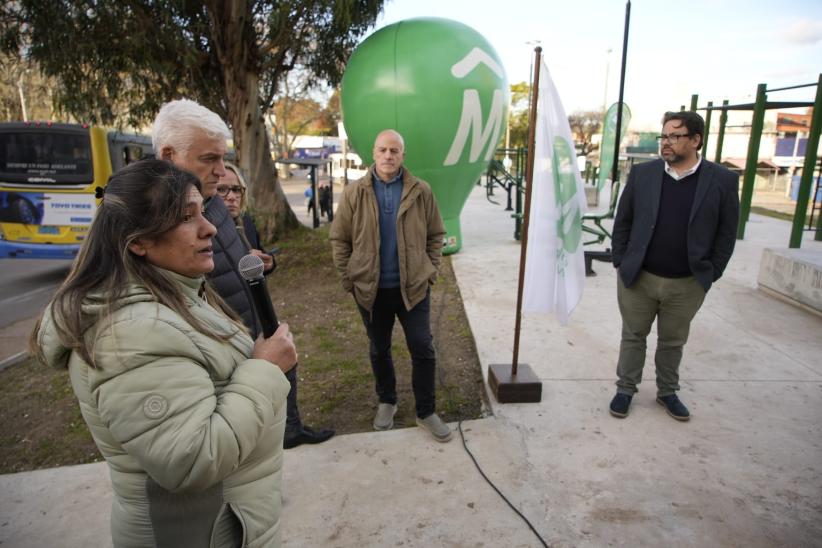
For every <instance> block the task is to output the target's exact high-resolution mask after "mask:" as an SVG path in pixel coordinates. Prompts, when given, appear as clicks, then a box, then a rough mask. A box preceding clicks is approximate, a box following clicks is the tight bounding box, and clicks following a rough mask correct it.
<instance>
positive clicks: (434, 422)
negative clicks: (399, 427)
mask: <svg viewBox="0 0 822 548" xmlns="http://www.w3.org/2000/svg"><path fill="white" fill-rule="evenodd" d="M417 426H422V427H423V428H425V429H426V430H428V433H430V434H431V435H432V436H433V437H434V439H435V440H437V441H440V442H446V441H448V440H450V439H451V428H450V427H449V426H448V425H447V424H445V423H444V422H442V419H441V418H440V417H439V415H437V414H436V413H431V414H430V415H428V416H427V417H425V418H424V419H421V418H419V417H417Z"/></svg>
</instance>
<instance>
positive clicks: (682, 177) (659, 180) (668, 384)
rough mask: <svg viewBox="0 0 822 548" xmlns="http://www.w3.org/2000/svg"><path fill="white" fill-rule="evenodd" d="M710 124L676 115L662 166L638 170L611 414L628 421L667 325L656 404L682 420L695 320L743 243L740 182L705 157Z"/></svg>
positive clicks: (620, 284)
mask: <svg viewBox="0 0 822 548" xmlns="http://www.w3.org/2000/svg"><path fill="white" fill-rule="evenodd" d="M704 134H705V122H704V121H703V120H702V117H701V116H699V115H698V114H696V113H695V112H685V111H683V112H668V113H666V114H665V116H664V118H663V127H662V134H661V135H660V136H659V137H658V140H659V144H660V156H662V159H660V160H654V161H652V162H647V163H643V164H637V165H636V166H634V167H633V168H632V169H631V173H630V175H629V176H628V183H627V185H626V186H625V192H624V193H623V194H622V197H621V198H620V200H619V207H618V209H617V214H616V218H615V219H614V231H613V262H614V266H615V267H616V268H617V269H618V275H617V301H618V303H619V312H620V314H621V316H622V342H621V343H620V347H619V359H618V361H617V377H618V380H617V383H616V385H617V393H616V396H614V398H613V400H612V401H611V405H610V412H611V415H613V416H615V417H618V418H624V417H626V416H627V415H628V409H629V407H630V405H631V399H632V397H633V395H634V394H635V393H636V392H637V385H638V384H639V383H640V382H641V381H642V369H643V367H644V365H645V350H646V342H645V341H646V338H647V336H648V333H650V331H651V325H652V324H653V323H654V320H655V319H656V321H657V348H656V355H655V356H654V360H655V362H656V386H657V398H656V401H657V402H658V403H659V404H660V405H662V406H663V407H664V408H665V410H666V411H667V413H668V414H669V415H670V416H671V417H673V418H675V419H677V420H680V421H687V420H689V419H690V412H689V411H688V408H687V407H685V405H684V404H683V403H682V402H681V401H680V400H679V397H678V396H677V394H676V393H677V391H678V390H679V388H680V387H679V365H680V362H681V361H682V350H683V348H684V346H685V343H686V341H687V340H688V332H689V330H690V326H691V321H692V320H693V318H694V316H695V315H696V313H697V311H698V310H699V308H700V306H702V302H703V301H704V299H705V294H706V293H707V291H708V290H709V289H710V287H711V284H712V283H713V282H715V281H716V280H718V279H719V278H720V276H722V272H723V271H724V270H725V267H726V266H727V264H728V261H729V260H730V258H731V254H732V253H733V249H734V244H735V243H736V228H737V222H738V220H739V195H738V190H739V176H738V175H737V174H735V173H732V172H731V171H729V170H727V169H725V168H724V167H722V166H719V165H717V164H715V163H713V162H709V161H708V160H705V159H704V158H702V157H701V156H700V154H699V150H700V149H701V148H702V143H703V140H704Z"/></svg>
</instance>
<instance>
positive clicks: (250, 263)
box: [237, 253, 265, 280]
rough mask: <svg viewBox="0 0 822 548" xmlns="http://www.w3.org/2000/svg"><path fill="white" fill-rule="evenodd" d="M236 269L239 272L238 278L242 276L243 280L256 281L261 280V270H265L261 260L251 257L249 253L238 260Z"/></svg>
mask: <svg viewBox="0 0 822 548" xmlns="http://www.w3.org/2000/svg"><path fill="white" fill-rule="evenodd" d="M237 268H238V269H239V271H240V276H242V277H243V279H245V280H256V279H257V278H262V276H263V270H265V266H264V265H263V260H262V259H260V258H259V257H257V256H256V255H252V254H251V253H249V254H248V255H245V256H243V257H242V258H241V259H240V262H239V264H238V265H237Z"/></svg>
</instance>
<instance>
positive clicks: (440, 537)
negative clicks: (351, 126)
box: [0, 187, 822, 547]
mask: <svg viewBox="0 0 822 548" xmlns="http://www.w3.org/2000/svg"><path fill="white" fill-rule="evenodd" d="M462 223H463V235H464V238H465V243H464V247H463V249H462V251H460V253H458V254H457V255H455V256H454V258H453V265H454V269H455V271H456V275H457V279H458V283H459V286H460V291H461V293H462V297H463V301H464V303H465V308H466V312H467V314H468V318H469V321H470V323H471V328H472V330H473V334H474V337H475V339H476V343H477V349H478V351H479V356H480V360H481V362H482V367H483V374H484V375H487V366H488V364H490V363H500V362H508V361H510V359H511V353H512V346H513V327H514V315H515V304H516V280H517V272H518V270H517V269H518V261H519V247H518V244H517V243H516V242H514V241H513V240H512V236H511V235H512V232H513V221H512V220H511V219H510V216H509V214H508V213H506V212H504V211H503V209H502V207H501V206H496V205H493V204H490V203H488V202H487V201H486V199H485V197H484V191H483V189H482V188H479V187H477V188H476V189H475V190H474V192H473V194H472V195H471V197H470V198H469V200H468V202H467V204H466V206H465V209H464V210H463V214H462ZM789 234H790V224H789V223H788V222H785V221H778V220H774V219H770V218H767V217H761V216H757V215H752V216H751V221H750V223H749V225H748V228H747V231H746V237H747V239H746V240H745V241H742V242H738V244H737V250H736V253H735V255H734V257H733V259H732V260H731V264H730V266H729V268H728V271H727V272H726V275H725V277H723V279H721V280H720V281H719V282H718V283H717V284H716V285H715V286H714V288H712V289H711V291H710V293H709V295H708V297H707V299H706V301H705V304H704V306H703V307H702V310H701V311H700V312H699V314H698V315H697V317H696V320H695V321H694V324H693V326H692V330H691V338H690V341H689V343H688V345H687V347H686V350H685V358H684V361H683V365H682V369H681V373H682V391H681V392H680V395H681V397H682V399H683V401H684V402H685V403H686V404H687V405H688V406H689V407H690V409H691V412H692V414H693V418H692V420H691V421H690V422H688V423H679V422H676V421H674V420H673V419H671V418H670V417H668V416H667V415H666V414H665V412H664V410H663V409H662V408H661V407H660V406H659V405H658V404H656V403H655V401H654V398H655V388H654V382H653V364H652V358H651V356H652V355H653V350H654V346H655V344H654V342H653V341H651V340H649V360H648V366H647V367H646V370H645V373H646V374H645V381H644V382H643V383H642V385H641V386H640V393H639V394H638V395H637V396H636V397H635V398H634V402H633V405H632V409H631V413H630V415H629V416H628V418H626V419H623V420H619V419H614V418H612V417H611V416H610V415H609V414H608V403H609V401H610V398H611V397H612V395H613V393H614V369H615V362H616V356H617V348H618V345H619V331H620V318H619V313H618V311H617V307H616V291H615V274H614V271H613V269H612V268H611V267H610V266H609V265H607V264H603V263H596V262H595V263H594V269H595V270H596V272H597V273H598V276H596V277H593V278H588V279H587V280H586V287H585V294H584V296H583V300H582V302H581V303H580V305H579V306H578V308H577V310H576V311H575V312H574V314H573V316H572V318H571V321H570V323H569V325H567V326H564V327H563V326H560V325H559V324H558V322H557V321H556V320H555V319H554V318H553V317H552V316H546V315H536V314H527V315H525V316H524V318H523V331H522V337H521V346H520V359H521V361H522V362H526V363H528V364H530V365H531V367H532V368H533V369H534V371H535V372H536V373H537V375H538V376H539V377H540V379H541V380H542V382H543V398H542V402H541V403H538V404H506V405H499V404H497V403H496V402H495V401H494V400H493V396H491V401H492V404H491V406H492V409H491V411H492V415H491V416H489V417H487V418H484V419H479V420H473V421H466V422H464V423H462V425H461V429H462V431H463V432H464V437H465V445H466V446H467V448H468V449H470V451H471V452H472V453H473V455H474V457H475V458H476V460H477V462H478V463H479V465H480V466H481V467H482V469H483V471H484V472H485V474H486V475H487V476H488V477H489V478H490V480H491V481H493V482H494V483H495V484H496V486H497V487H498V488H499V489H500V491H501V492H502V493H503V494H505V496H507V497H508V499H510V501H511V503H512V504H513V505H514V506H515V507H516V508H518V509H519V510H520V511H521V512H522V513H523V514H524V515H525V516H526V517H527V518H528V519H529V520H530V521H531V523H532V524H533V526H534V528H535V529H536V531H537V532H538V533H539V534H540V535H541V536H542V537H543V538H544V539H545V541H546V542H547V543H548V544H549V545H551V546H607V545H624V546H649V545H662V544H665V545H671V546H753V547H757V546H762V547H766V546H767V547H770V546H814V545H816V546H818V543H819V540H818V539H819V538H822V358H820V356H822V337H820V334H822V318H820V317H819V316H817V315H814V314H811V313H808V312H805V311H803V310H801V309H798V308H796V307H794V306H791V305H790V304H787V303H784V302H782V301H780V300H778V299H775V298H773V297H771V296H768V295H766V294H764V293H763V292H761V291H759V290H758V289H757V287H756V279H757V273H758V269H759V261H760V258H761V255H762V250H763V248H765V247H787V243H788V238H789ZM803 249H808V250H814V251H815V252H818V253H822V244H821V243H819V242H813V241H812V240H811V239H810V235H808V237H807V238H806V241H805V242H804V243H803ZM440 366H441V367H442V368H443V370H444V371H445V374H446V375H447V374H448V373H447V370H448V364H447V363H443V364H440ZM453 427H454V428H457V425H456V424H455V425H453ZM284 487H285V501H284V508H283V515H282V523H283V543H284V545H285V546H294V547H302V546H306V547H314V546H334V547H355V546H356V547H362V546H369V547H371V546H373V547H382V546H406V547H411V546H414V547H416V546H506V547H509V546H511V547H514V546H522V547H530V546H539V545H540V543H539V541H538V540H537V538H536V536H535V535H534V533H532V532H531V531H530V530H529V529H528V527H527V526H526V525H525V524H524V522H523V521H522V520H521V518H520V517H518V516H517V515H516V514H515V513H514V512H513V511H512V510H511V509H510V508H509V507H508V506H507V505H506V504H505V502H504V501H503V500H502V499H501V498H500V497H499V496H498V495H497V493H496V492H495V491H494V490H493V489H492V488H491V487H490V486H489V485H488V484H487V483H486V482H485V481H484V480H483V479H482V477H481V476H480V474H479V473H478V472H477V470H476V468H475V467H474V464H473V462H472V460H471V458H470V457H469V456H468V454H467V452H466V450H465V449H464V447H463V443H462V441H461V438H460V435H459V433H457V434H456V435H455V438H454V439H453V440H452V441H451V442H450V443H447V444H439V443H436V442H435V441H433V440H432V439H431V438H430V437H428V436H426V435H424V433H423V432H421V431H420V429H418V428H406V429H402V430H394V431H390V432H374V433H364V434H352V435H346V436H337V437H335V438H334V439H332V440H331V441H329V442H327V443H325V444H322V445H319V446H308V447H305V446H304V447H299V448H297V449H293V450H289V451H287V452H286V458H285V486H284ZM0 491H2V493H3V496H2V497H0V545H3V546H24V547H28V546H31V547H35V546H38V547H39V546H101V547H104V546H110V538H109V533H108V522H107V520H108V515H109V504H110V491H109V485H108V477H107V471H106V468H105V464H102V463H99V464H91V465H82V466H75V467H67V468H59V469H51V470H42V471H35V472H28V473H21V474H13V475H6V476H0Z"/></svg>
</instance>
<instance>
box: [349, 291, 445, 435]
mask: <svg viewBox="0 0 822 548" xmlns="http://www.w3.org/2000/svg"><path fill="white" fill-rule="evenodd" d="M358 308H359V309H360V315H361V316H362V321H363V324H365V330H366V332H367V333H368V340H369V341H370V342H371V344H370V350H369V355H370V357H371V369H372V370H373V371H374V378H375V380H376V389H377V396H378V397H379V399H380V403H390V404H392V405H393V404H396V403H397V378H396V376H395V375H394V360H393V359H392V357H391V333H392V332H393V331H394V318H399V320H400V325H402V330H403V332H404V333H405V344H406V345H407V346H408V351H409V352H410V353H411V367H412V369H411V386H412V388H413V390H414V399H415V401H416V410H417V417H419V418H421V419H424V418H425V417H427V416H429V415H431V414H432V413H433V412H434V410H435V396H434V386H435V370H436V365H437V357H436V355H435V353H434V338H433V336H432V335H431V322H430V311H431V292H430V291H429V292H428V294H427V295H426V296H425V299H423V300H422V301H420V302H419V303H418V304H417V305H416V306H415V307H414V308H412V309H411V310H406V309H405V304H404V303H403V300H402V294H401V293H400V289H399V288H390V289H382V288H381V289H378V290H377V299H376V301H374V307H373V309H372V311H371V313H370V314H369V312H368V311H367V310H366V309H364V308H363V307H361V306H359V305H358Z"/></svg>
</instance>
